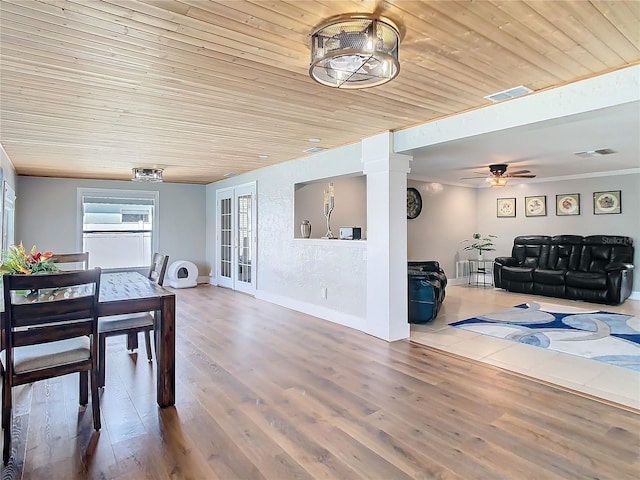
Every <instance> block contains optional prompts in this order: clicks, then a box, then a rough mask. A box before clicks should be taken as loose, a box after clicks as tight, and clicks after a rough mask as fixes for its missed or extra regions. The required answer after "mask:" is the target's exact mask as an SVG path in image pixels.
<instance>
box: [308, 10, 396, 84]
mask: <svg viewBox="0 0 640 480" xmlns="http://www.w3.org/2000/svg"><path fill="white" fill-rule="evenodd" d="M310 43H311V62H310V65H309V75H310V76H311V78H312V79H314V80H315V81H316V82H318V83H320V84H321V85H326V86H328V87H334V88H344V89H358V88H368V87H375V86H378V85H382V84H384V83H387V82H389V81H391V80H393V79H394V78H395V77H396V76H397V75H398V73H399V72H400V63H399V61H398V47H399V45H400V32H399V30H398V27H397V26H396V25H395V24H394V23H393V22H392V21H391V20H388V19H386V18H384V17H376V16H374V15H371V14H366V13H355V14H348V15H338V16H335V17H331V18H329V19H327V20H326V21H325V22H323V23H322V24H321V25H319V26H318V27H316V28H315V29H314V30H313V31H312V32H311V35H310Z"/></svg>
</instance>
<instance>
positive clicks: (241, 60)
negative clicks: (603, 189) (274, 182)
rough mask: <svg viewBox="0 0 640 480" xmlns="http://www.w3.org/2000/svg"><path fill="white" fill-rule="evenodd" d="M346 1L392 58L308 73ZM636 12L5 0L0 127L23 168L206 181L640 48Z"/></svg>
mask: <svg viewBox="0 0 640 480" xmlns="http://www.w3.org/2000/svg"><path fill="white" fill-rule="evenodd" d="M353 12H368V13H372V12H376V13H377V14H380V15H384V16H387V17H388V18H390V19H392V20H393V21H394V22H396V23H398V25H399V27H400V30H401V32H402V33H403V38H402V43H401V45H400V63H401V68H400V74H399V76H398V77H397V78H396V79H395V80H394V81H392V82H390V83H389V84H387V85H383V86H380V87H376V88H372V89H366V90H361V91H354V90H351V91H343V90H336V89H331V88H327V87H324V86H321V85H318V84H317V83H315V82H314V81H313V80H311V79H310V78H309V77H308V68H309V45H308V42H309V33H310V32H311V30H312V28H313V27H314V26H316V25H318V24H319V23H320V22H321V21H322V20H324V19H326V18H328V17H330V16H333V15H337V14H343V13H353ZM639 22H640V2H635V1H624V0H622V1H616V2H611V1H562V2H560V1H549V0H547V1H537V0H536V1H529V0H523V1H520V0H482V1H421V2H417V1H412V0H389V1H380V0H366V1H357V0H353V1H349V0H339V1H338V0H288V1H277V0H270V1H263V0H254V1H246V0H222V1H205V0H127V1H122V0H103V1H86V0H73V1H67V0H39V1H24V0H3V1H2V2H1V3H0V27H1V28H0V39H1V44H0V98H1V102H0V143H2V145H3V147H4V148H5V150H6V151H7V154H8V155H9V157H10V158H11V160H12V162H13V163H14V165H15V168H16V170H17V172H18V174H21V175H45V176H59V177H80V178H100V179H127V178H129V177H130V172H131V168H132V167H137V166H143V167H146V166H162V167H164V168H165V180H166V181H170V182H185V183H201V184H206V183H210V182H212V181H216V180H219V179H221V178H223V175H224V174H225V173H228V172H231V171H232V172H234V173H243V172H246V171H250V170H253V169H255V168H261V167H264V166H267V165H271V164H274V163H278V162H282V161H287V160H291V159H295V158H299V157H301V156H303V155H305V154H304V153H303V150H304V149H306V148H309V147H310V146H313V145H312V144H310V143H309V142H308V138H311V137H318V138H321V139H322V142H321V144H320V145H321V146H323V147H325V148H335V147H339V146H342V145H346V144H350V143H354V142H357V141H359V140H360V139H362V138H363V137H368V136H371V135H375V134H378V133H381V132H384V131H387V130H391V131H393V130H399V129H403V128H407V127H410V126H413V125H417V124H420V123H424V122H428V121H431V120H434V119H438V118H443V117H445V116H449V115H454V114H456V113H460V112H464V111H469V110H472V109H475V108H480V107H482V106H484V105H488V104H489V102H488V101H487V100H485V99H484V98H483V97H484V96H485V95H488V94H491V93H494V92H497V91H501V90H504V89H507V88H510V87H513V86H517V85H526V86H528V87H530V88H532V89H534V90H542V89H548V88H553V87H555V86H559V85H564V84H566V83H569V82H572V81H575V80H577V79H583V78H588V77H590V76H594V75H598V74H601V73H604V72H606V71H610V70H612V69H617V68H621V67H624V66H627V65H632V64H636V63H638V62H640V47H639V44H640V33H639V32H640V28H638V25H639ZM262 154H266V155H269V158H268V159H260V158H258V156H259V155H262Z"/></svg>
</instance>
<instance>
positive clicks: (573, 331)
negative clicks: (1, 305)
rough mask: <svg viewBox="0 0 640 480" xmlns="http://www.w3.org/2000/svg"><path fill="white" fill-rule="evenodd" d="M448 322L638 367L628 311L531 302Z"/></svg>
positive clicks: (638, 327) (638, 340) (639, 350)
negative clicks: (617, 311)
mask: <svg viewBox="0 0 640 480" xmlns="http://www.w3.org/2000/svg"><path fill="white" fill-rule="evenodd" d="M450 325H451V326H452V327H458V328H463V329H465V330H469V331H472V332H476V333H481V334H484V335H490V336H492V337H498V338H504V339H506V340H511V341H514V342H520V343H526V344H527V345H533V346H536V347H541V348H547V349H549V350H554V351H557V352H563V353H569V354H572V355H577V356H579V357H585V358H590V359H592V360H597V361H599V362H605V363H609V364H611V365H617V366H619V367H624V368H629V369H631V370H636V371H640V319H639V318H638V317H634V316H633V315H624V314H618V313H611V312H604V311H597V310H587V309H583V308H577V307H565V306H562V305H554V304H550V303H536V302H531V303H525V304H522V305H516V306H515V307H512V308H508V309H506V310H501V311H499V312H493V313H488V314H486V315H482V316H479V317H475V318H468V319H466V320H461V321H459V322H454V323H451V324H450Z"/></svg>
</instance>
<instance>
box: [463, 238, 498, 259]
mask: <svg viewBox="0 0 640 480" xmlns="http://www.w3.org/2000/svg"><path fill="white" fill-rule="evenodd" d="M492 238H498V237H496V236H495V235H485V236H482V235H481V234H479V233H474V234H473V235H472V236H471V240H463V243H468V242H471V243H470V244H469V245H467V246H466V247H464V249H465V250H466V251H470V250H477V251H478V260H479V261H482V252H490V251H492V250H495V248H493V240H492Z"/></svg>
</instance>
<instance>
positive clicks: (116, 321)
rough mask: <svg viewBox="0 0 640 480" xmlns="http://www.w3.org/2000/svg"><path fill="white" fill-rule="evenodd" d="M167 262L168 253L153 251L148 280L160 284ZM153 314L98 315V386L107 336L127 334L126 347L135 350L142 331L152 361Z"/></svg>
mask: <svg viewBox="0 0 640 480" xmlns="http://www.w3.org/2000/svg"><path fill="white" fill-rule="evenodd" d="M168 262H169V256H168V255H162V254H160V253H154V254H153V259H152V260H151V266H150V267H149V274H148V278H149V280H152V281H153V282H155V283H156V284H158V285H160V286H162V284H163V283H164V276H165V273H166V271H167V263H168ZM155 315H156V313H155V312H141V313H130V314H125V315H111V316H109V317H100V319H99V321H98V336H99V342H100V358H99V362H98V363H99V365H100V367H99V374H98V385H99V386H100V387H104V385H105V373H106V349H107V337H114V336H117V335H127V349H128V350H135V349H136V348H137V347H138V333H140V332H144V341H145V345H146V347H147V358H148V359H149V361H150V362H151V361H152V358H153V356H152V354H151V331H152V330H153V324H154V319H155Z"/></svg>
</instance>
